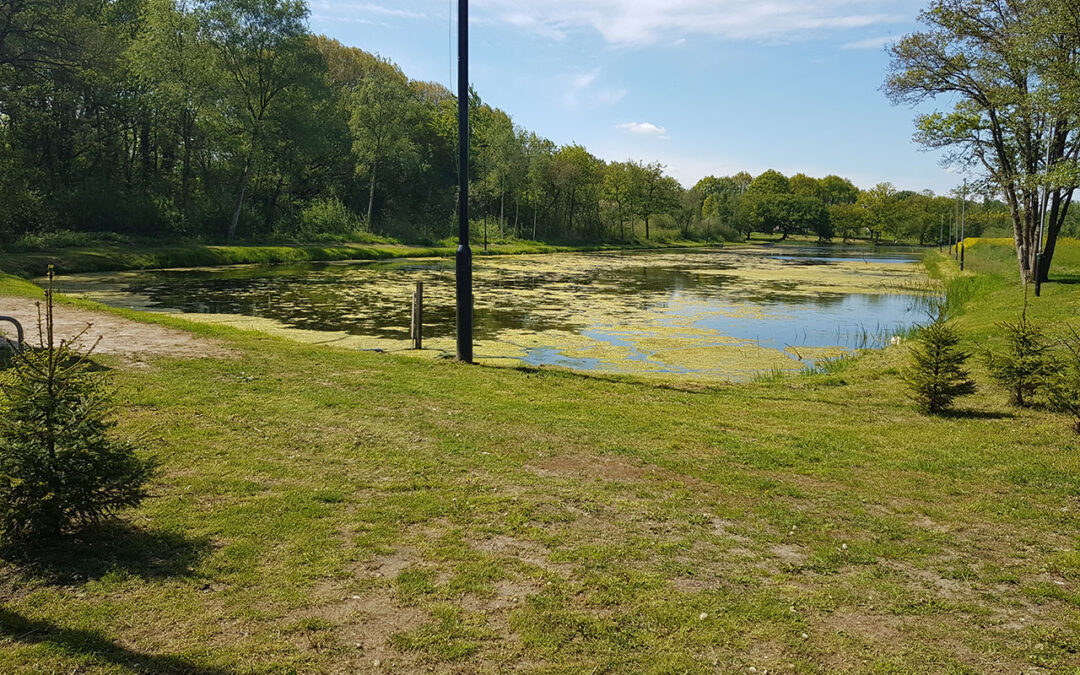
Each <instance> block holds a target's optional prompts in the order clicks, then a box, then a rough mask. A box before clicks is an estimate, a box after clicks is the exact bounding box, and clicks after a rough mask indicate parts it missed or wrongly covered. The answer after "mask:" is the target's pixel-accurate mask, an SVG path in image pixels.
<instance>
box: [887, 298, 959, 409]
mask: <svg viewBox="0 0 1080 675" xmlns="http://www.w3.org/2000/svg"><path fill="white" fill-rule="evenodd" d="M911 358H912V361H911V364H910V365H909V366H908V368H907V369H905V371H904V372H903V378H904V382H906V383H907V385H908V389H909V390H910V391H911V397H912V398H913V399H914V400H915V403H916V404H917V405H918V406H919V410H921V411H922V412H924V413H928V414H937V413H940V412H943V411H945V410H947V409H948V408H949V407H950V406H951V405H952V402H953V400H954V399H955V398H957V397H958V396H966V395H968V394H974V393H975V382H974V380H972V379H971V377H970V373H968V371H967V370H965V369H964V364H965V363H966V362H967V360H968V359H969V358H971V354H969V353H968V352H966V351H964V350H963V349H961V348H960V335H959V334H958V333H957V331H956V329H955V328H954V327H953V326H952V325H951V324H950V323H949V322H947V321H946V320H945V315H944V314H943V313H939V314H938V316H937V318H936V319H934V321H933V322H931V323H929V324H927V325H926V326H923V327H922V328H920V329H919V332H918V335H917V336H916V338H915V344H914V346H913V347H912V349H911Z"/></svg>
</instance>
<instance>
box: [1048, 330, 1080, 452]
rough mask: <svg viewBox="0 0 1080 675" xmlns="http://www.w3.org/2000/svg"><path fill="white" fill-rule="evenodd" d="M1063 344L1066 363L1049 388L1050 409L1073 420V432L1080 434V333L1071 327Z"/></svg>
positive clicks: (1051, 381)
mask: <svg viewBox="0 0 1080 675" xmlns="http://www.w3.org/2000/svg"><path fill="white" fill-rule="evenodd" d="M1062 342H1063V345H1064V347H1065V353H1066V362H1065V363H1064V364H1063V367H1062V368H1060V369H1059V371H1058V372H1057V374H1056V375H1055V376H1054V377H1053V378H1052V379H1051V380H1050V383H1049V386H1048V387H1047V392H1048V394H1049V397H1050V408H1051V409H1052V410H1054V411H1056V412H1061V413H1065V414H1066V415H1068V416H1069V417H1070V418H1072V423H1073V431H1075V432H1076V433H1078V434H1080V331H1077V330H1076V328H1074V327H1073V326H1069V336H1068V337H1066V338H1065V339H1064V340H1063V341H1062Z"/></svg>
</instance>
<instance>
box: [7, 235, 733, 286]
mask: <svg viewBox="0 0 1080 675" xmlns="http://www.w3.org/2000/svg"><path fill="white" fill-rule="evenodd" d="M706 245H707V244H704V243H702V242H692V241H671V242H639V243H633V244H593V245H566V246H559V245H552V244H545V243H542V242H531V241H522V242H515V243H509V244H494V245H491V246H489V250H488V252H487V253H485V252H484V251H483V248H482V247H474V251H473V253H474V255H478V256H479V255H515V254H527V253H562V252H573V251H606V250H647V249H663V248H686V247H692V246H706ZM708 245H711V246H716V245H718V244H716V243H715V242H714V243H712V244H708ZM455 251H456V248H455V247H449V246H408V245H404V244H337V245H300V244H297V245H289V246H258V245H237V246H210V245H202V244H187V245H175V246H148V245H131V246H99V247H93V248H70V249H60V250H57V251H50V252H2V251H0V271H3V272H6V273H8V274H14V275H17V276H22V277H35V276H41V275H43V274H44V273H45V270H46V269H48V266H49V265H53V266H55V267H56V271H57V272H58V273H60V274H75V273H79V272H115V271H122V270H140V269H162V268H170V267H212V266H217V265H242V264H251V263H303V262H333V261H340V260H387V259H392V258H424V257H446V256H453V255H454V253H455Z"/></svg>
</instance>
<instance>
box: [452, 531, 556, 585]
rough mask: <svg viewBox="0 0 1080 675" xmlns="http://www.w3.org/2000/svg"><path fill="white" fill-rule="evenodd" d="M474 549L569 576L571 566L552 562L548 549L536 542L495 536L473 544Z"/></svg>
mask: <svg viewBox="0 0 1080 675" xmlns="http://www.w3.org/2000/svg"><path fill="white" fill-rule="evenodd" d="M472 547H473V548H474V549H476V550H477V551H480V552H481V553H486V554H488V555H493V556H497V557H499V558H512V559H513V560H516V561H518V562H520V563H524V564H525V565H528V566H531V567H539V568H540V569H542V570H544V571H545V572H551V573H555V574H561V575H563V576H565V575H567V574H569V572H570V570H571V569H572V566H571V565H568V564H566V563H556V562H552V561H551V557H550V553H549V551H548V549H547V548H545V547H544V546H542V545H541V544H538V543H536V542H534V541H527V540H523V539H516V538H514V537H508V536H506V535H501V534H500V535H495V536H494V537H491V538H490V539H485V540H484V541H479V542H474V543H472Z"/></svg>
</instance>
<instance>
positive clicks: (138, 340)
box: [0, 296, 232, 362]
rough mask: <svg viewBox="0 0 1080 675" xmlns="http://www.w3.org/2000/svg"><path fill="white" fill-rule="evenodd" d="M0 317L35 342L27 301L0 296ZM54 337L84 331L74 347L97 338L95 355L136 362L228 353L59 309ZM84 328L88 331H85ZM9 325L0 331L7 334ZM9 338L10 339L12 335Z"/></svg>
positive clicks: (186, 337) (157, 329)
mask: <svg viewBox="0 0 1080 675" xmlns="http://www.w3.org/2000/svg"><path fill="white" fill-rule="evenodd" d="M0 315H3V316H12V317H15V318H16V319H18V321H19V322H20V323H22V325H23V328H24V329H25V330H26V340H27V342H29V343H31V344H37V342H38V329H37V326H38V307H37V303H36V301H34V300H32V299H28V298H17V297H5V296H0ZM54 321H55V329H54V335H55V336H56V338H57V339H58V340H59V339H65V340H66V339H69V338H72V337H74V336H75V335H78V334H79V333H81V332H83V331H84V330H86V333H85V335H83V337H82V338H81V339H80V340H79V341H78V343H77V344H78V346H79V347H81V348H87V347H89V346H90V345H92V344H94V342H95V341H96V340H97V339H98V338H99V337H100V338H101V341H100V342H99V343H98V345H97V347H96V348H95V349H94V353H96V354H108V355H113V356H120V357H123V358H124V359H125V360H128V361H133V362H138V361H139V360H140V359H142V358H144V357H155V356H157V357H171V358H180V359H194V358H202V357H214V358H221V357H228V356H231V355H232V354H231V352H230V351H229V350H228V349H226V348H225V346H224V345H222V344H221V343H218V342H215V341H213V340H207V339H205V338H199V337H196V336H194V335H192V334H190V333H186V332H184V331H180V330H174V329H172V328H165V327H164V326H158V325H155V324H148V323H139V322H137V321H131V320H129V319H124V318H122V317H119V316H114V315H111V314H106V313H103V312H93V311H90V310H86V309H81V308H77V307H68V306H66V305H59V306H57V307H56V308H55V310H54ZM87 326H89V327H90V328H89V329H88V330H87ZM10 328H11V327H10V325H9V324H4V325H3V326H2V327H0V330H3V331H5V332H11V331H10V330H9V329H10ZM11 337H14V336H13V335H12V336H11Z"/></svg>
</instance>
